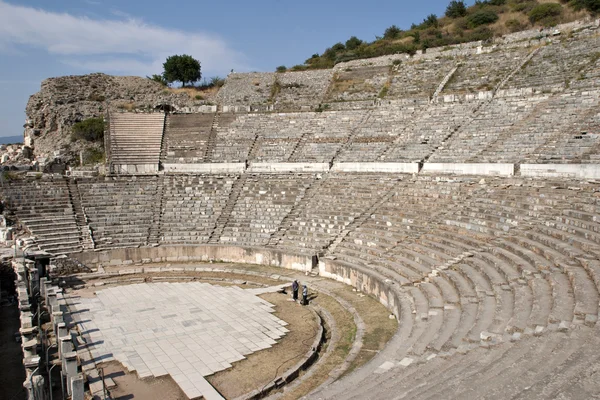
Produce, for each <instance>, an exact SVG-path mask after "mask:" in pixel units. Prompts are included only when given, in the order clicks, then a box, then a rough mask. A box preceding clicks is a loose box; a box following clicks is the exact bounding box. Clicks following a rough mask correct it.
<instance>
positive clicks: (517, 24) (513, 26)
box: [504, 19, 525, 32]
mask: <svg viewBox="0 0 600 400" xmlns="http://www.w3.org/2000/svg"><path fill="white" fill-rule="evenodd" d="M504 25H505V26H506V28H508V30H509V31H511V32H518V31H521V30H523V29H524V28H525V26H524V25H523V24H522V23H521V21H519V20H518V19H509V20H508V21H506V22H505V23H504Z"/></svg>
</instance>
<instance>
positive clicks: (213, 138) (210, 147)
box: [203, 111, 221, 163]
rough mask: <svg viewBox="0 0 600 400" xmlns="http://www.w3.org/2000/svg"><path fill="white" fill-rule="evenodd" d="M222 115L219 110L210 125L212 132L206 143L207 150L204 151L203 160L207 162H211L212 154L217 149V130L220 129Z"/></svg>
mask: <svg viewBox="0 0 600 400" xmlns="http://www.w3.org/2000/svg"><path fill="white" fill-rule="evenodd" d="M220 115H221V114H220V113H219V112H218V111H217V112H216V113H215V115H214V117H213V121H212V124H211V126H210V134H209V136H208V141H207V143H206V151H205V152H204V159H203V161H204V162H205V163H208V162H210V160H211V159H212V154H213V153H214V151H215V147H216V142H217V131H218V129H219V117H220Z"/></svg>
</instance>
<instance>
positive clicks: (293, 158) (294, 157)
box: [287, 132, 312, 162]
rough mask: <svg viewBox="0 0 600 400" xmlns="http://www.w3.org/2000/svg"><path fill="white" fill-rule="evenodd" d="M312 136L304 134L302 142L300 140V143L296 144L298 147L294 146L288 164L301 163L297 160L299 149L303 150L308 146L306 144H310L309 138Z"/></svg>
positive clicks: (309, 133)
mask: <svg viewBox="0 0 600 400" xmlns="http://www.w3.org/2000/svg"><path fill="white" fill-rule="evenodd" d="M311 135H312V133H311V132H304V133H303V134H302V136H300V140H298V142H297V143H296V145H295V146H294V149H293V150H292V152H291V153H290V156H289V158H288V160H287V161H288V162H294V161H299V160H298V159H297V155H298V153H299V149H301V148H302V147H304V146H305V145H306V143H307V142H308V138H309V137H310V136H311Z"/></svg>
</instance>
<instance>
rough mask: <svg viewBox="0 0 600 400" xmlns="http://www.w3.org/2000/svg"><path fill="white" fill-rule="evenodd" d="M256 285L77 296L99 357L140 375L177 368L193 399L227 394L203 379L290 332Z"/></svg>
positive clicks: (74, 305) (175, 286) (154, 286)
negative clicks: (247, 289) (261, 296)
mask: <svg viewBox="0 0 600 400" xmlns="http://www.w3.org/2000/svg"><path fill="white" fill-rule="evenodd" d="M266 291H269V288H267V289H266ZM259 292H260V290H259V291H257V290H252V291H246V290H243V289H241V288H238V287H221V286H213V285H210V284H207V283H199V282H194V283H143V284H134V285H127V286H118V287H113V288H108V289H104V290H101V291H98V292H97V296H96V297H93V298H77V299H74V300H73V301H71V306H70V307H71V311H72V313H73V315H77V318H76V320H77V321H79V322H78V324H79V326H80V329H81V332H82V333H83V334H84V335H87V338H86V339H87V340H89V341H91V343H92V345H91V346H90V349H91V353H92V356H93V357H94V359H95V360H96V362H102V361H110V360H113V359H116V360H118V361H120V362H121V363H122V364H123V365H124V366H125V367H127V368H128V369H129V370H130V371H136V372H137V374H138V375H139V376H140V378H146V377H150V376H155V377H159V376H164V375H167V374H170V375H171V376H172V377H173V379H174V380H175V382H177V384H178V385H179V386H180V387H181V389H182V390H183V391H184V392H185V394H186V395H187V396H188V397H189V398H195V397H199V396H201V395H202V396H204V397H205V398H208V399H210V398H220V396H219V395H218V393H217V392H216V391H215V390H214V388H212V386H211V385H210V384H209V383H208V382H207V381H206V380H205V379H204V378H203V376H207V375H211V374H213V373H215V372H217V371H221V370H224V369H226V368H229V367H231V363H234V362H236V361H239V360H242V359H243V358H245V357H244V356H246V355H249V354H251V353H253V352H255V351H258V350H263V349H267V348H269V347H271V346H272V345H273V344H275V343H276V340H277V339H279V338H281V337H282V336H283V335H285V333H286V332H288V330H287V329H286V328H285V325H287V324H286V322H284V321H282V320H280V319H279V318H277V317H275V316H274V315H273V314H272V312H273V305H272V304H270V303H268V302H267V301H264V300H262V299H261V298H259V297H257V296H256V294H258V293H259Z"/></svg>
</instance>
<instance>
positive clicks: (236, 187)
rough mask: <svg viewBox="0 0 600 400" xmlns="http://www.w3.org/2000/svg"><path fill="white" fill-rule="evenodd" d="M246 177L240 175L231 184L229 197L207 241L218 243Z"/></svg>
mask: <svg viewBox="0 0 600 400" xmlns="http://www.w3.org/2000/svg"><path fill="white" fill-rule="evenodd" d="M246 179H247V176H246V175H241V176H240V177H238V178H237V180H236V181H235V183H234V184H233V187H232V188H231V192H230V193H229V197H228V199H227V204H226V205H225V207H224V208H223V211H222V212H221V214H220V215H219V217H218V218H217V221H216V224H215V227H214V228H213V231H212V233H211V234H210V237H209V239H208V243H219V240H220V237H221V235H222V234H223V230H224V229H225V226H226V225H227V223H228V222H229V219H230V218H231V212H232V211H233V208H234V207H235V203H236V202H237V200H238V197H239V196H240V194H241V193H242V190H244V184H245V183H246Z"/></svg>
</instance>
